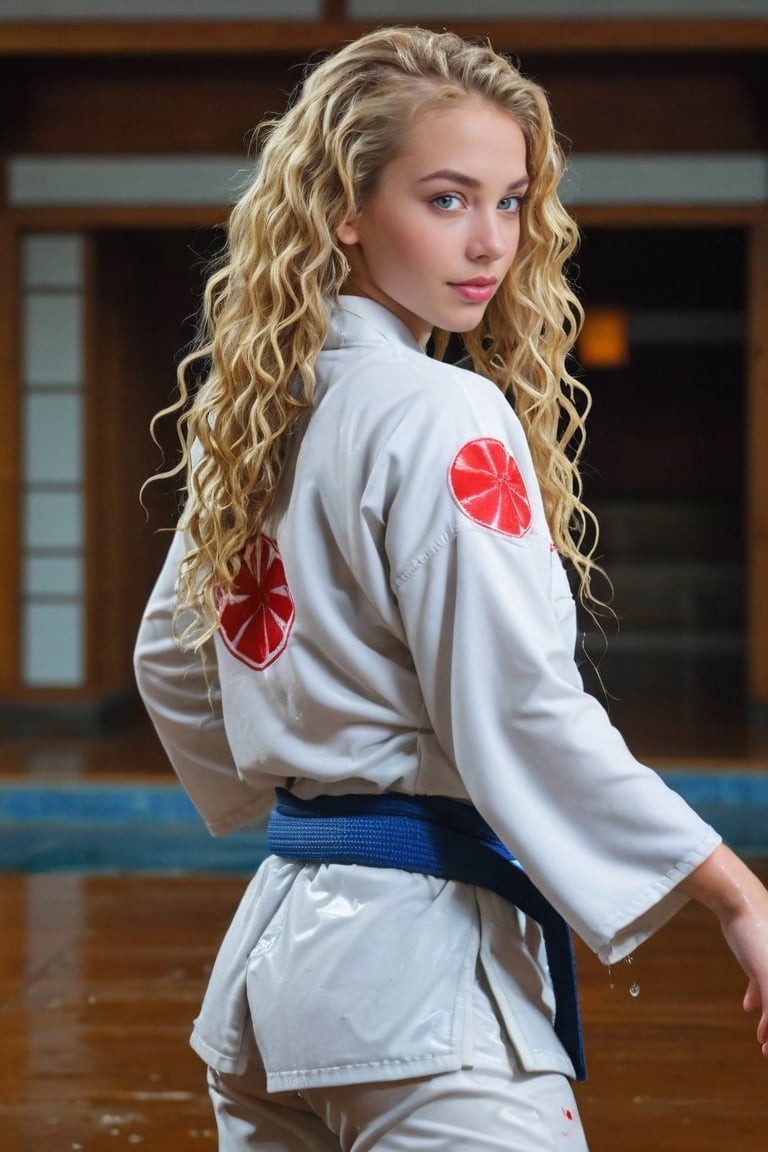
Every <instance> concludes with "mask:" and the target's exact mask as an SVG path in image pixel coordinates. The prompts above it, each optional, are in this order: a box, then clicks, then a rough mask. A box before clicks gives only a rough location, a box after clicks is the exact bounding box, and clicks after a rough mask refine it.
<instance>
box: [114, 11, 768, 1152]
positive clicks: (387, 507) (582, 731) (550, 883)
mask: <svg viewBox="0 0 768 1152" xmlns="http://www.w3.org/2000/svg"><path fill="white" fill-rule="evenodd" d="M262 142H263V148H262V151H261V155H260V164H259V167H258V170H257V172H256V174H255V175H254V177H253V180H252V183H251V185H250V187H249V188H248V190H247V191H246V192H245V194H244V195H243V197H242V198H241V200H240V202H239V203H238V204H237V205H236V207H235V209H234V211H233V213H232V219H231V227H230V231H229V243H228V251H227V257H226V262H225V263H224V264H223V265H222V267H221V268H220V269H219V270H218V271H217V272H216V273H215V274H214V275H213V276H212V277H211V279H210V281H209V284H208V288H207V291H206V296H205V308H204V323H203V325H202V331H201V336H200V341H199V346H198V347H197V348H196V350H195V351H194V352H193V353H192V354H191V355H190V356H189V357H188V358H187V361H186V363H185V364H184V365H182V370H181V373H180V379H181V399H180V400H179V404H178V408H182V407H183V406H185V405H186V404H187V389H186V387H185V378H186V377H187V376H188V375H189V371H190V370H192V371H194V370H196V369H197V368H198V366H199V365H203V366H204V367H205V371H206V379H205V382H204V383H203V385H202V387H201V388H200V390H199V391H198V392H197V394H196V395H195V396H194V398H193V400H192V401H191V403H190V404H189V405H188V407H187V410H185V411H184V414H183V420H184V426H185V430H184V433H183V435H184V442H185V444H186V449H185V453H184V457H185V460H184V464H185V466H186V478H187V503H186V508H185V510H184V513H183V517H182V521H181V527H180V529H179V531H178V532H177V534H176V536H175V538H174V542H173V544H172V546H171V549H170V552H169V555H168V559H167V562H166V564H165V567H164V569H163V571H162V573H161V575H160V577H159V580H158V583H157V586H156V588H155V590H154V592H153V594H152V597H151V599H150V602H149V605H148V607H147V610H146V614H145V616H144V619H143V621H142V625H141V631H140V635H139V638H138V645H137V650H136V672H137V678H138V683H139V686H140V689H141V692H142V695H143V697H144V700H145V701H146V704H147V708H148V709H149V712H150V715H151V716H152V719H153V721H154V723H155V725H156V727H157V731H158V733H159V736H160V739H161V740H162V742H163V744H164V746H165V748H166V750H167V753H168V756H169V758H170V760H171V762H172V764H173V766H174V768H175V769H176V771H177V773H178V775H179V777H180V778H181V781H182V783H183V784H184V786H185V787H186V788H187V790H188V792H189V794H190V796H191V797H192V799H193V801H194V802H195V804H196V805H197V807H198V808H199V810H200V812H201V813H202V815H203V817H204V818H205V820H206V821H207V823H208V825H209V827H210V829H211V831H212V832H214V833H216V834H219V833H226V832H227V831H229V830H230V829H232V828H235V827H238V826H240V825H243V824H244V823H246V822H248V821H250V820H252V819H254V818H255V817H259V816H262V815H264V814H265V813H266V812H267V811H268V810H270V809H271V808H272V807H273V805H274V803H275V796H276V790H277V797H278V804H277V807H276V809H275V810H274V811H273V813H272V816H271V818H270V830H269V837H270V839H269V843H270V847H271V850H272V854H271V855H270V856H269V857H268V859H267V860H266V861H265V862H264V863H263V864H262V865H261V867H260V868H259V870H258V872H257V874H256V876H255V878H254V880H253V881H252V883H251V885H250V887H249V888H248V891H247V892H246V894H245V896H244V898H243V901H242V904H241V906H240V908H239V910H238V912H237V914H236V916H235V918H234V921H233V923H232V926H231V928H230V930H229V932H228V934H227V936H226V938H225V940H224V942H223V945H222V948H221V951H220V954H219V957H218V959H217V962H216V965H215V968H214V971H213V974H212V977H211V981H210V985H209V988H208V992H207V994H206V998H205V1001H204V1004H203V1008H202V1011H201V1014H200V1016H199V1018H198V1020H197V1021H196V1023H195V1030H194V1033H193V1038H192V1043H193V1046H194V1047H195V1049H196V1050H197V1052H198V1053H200V1055H201V1056H202V1057H203V1058H204V1059H205V1061H206V1062H207V1063H208V1065H209V1085H210V1090H211V1094H212V1099H213V1103H214V1108H215V1112H216V1117H217V1123H218V1127H219V1135H220V1148H222V1149H224V1150H228V1152H235V1150H242V1149H246V1148H247V1149H270V1150H276V1149H286V1150H287V1149H292V1150H293V1149H306V1150H310V1149H311V1150H312V1152H318V1150H323V1149H339V1148H341V1149H344V1150H346V1152H351V1150H354V1152H363V1150H365V1149H373V1148H376V1149H377V1150H382V1152H396V1150H397V1152H400V1150H403V1152H404V1150H406V1149H408V1150H411V1149H417V1148H418V1149H425V1150H426V1149H434V1150H437V1149H451V1150H452V1152H469V1150H470V1149H471V1150H472V1152H478V1150H481V1149H502V1148H503V1149H505V1152H510V1150H513V1152H514V1150H518V1152H524V1150H525V1152H531V1150H533V1149H536V1152H544V1150H546V1149H554V1148H560V1147H563V1148H565V1147H566V1146H567V1147H568V1148H569V1149H570V1150H571V1152H575V1149H577V1148H582V1149H583V1148H585V1147H586V1145H585V1141H584V1135H583V1133H582V1129H581V1125H580V1122H579V1119H578V1113H577V1110H576V1106H575V1104H574V1099H573V1095H572V1091H571V1087H570V1085H569V1078H573V1077H580V1076H582V1075H583V1073H584V1066H583V1054H582V1052H581V1037H580V1030H579V1020H578V1007H577V1004H576V1000H575V995H574V987H573V980H572V963H571V955H570V951H569V947H570V941H569V937H568V931H567V928H566V926H565V925H566V922H567V923H568V924H569V925H571V926H572V927H573V928H574V929H575V931H576V932H578V933H579V935H580V936H581V937H582V938H583V939H584V940H585V941H586V942H587V944H588V945H590V947H591V948H593V949H594V950H595V952H596V953H597V954H598V955H599V956H600V958H601V959H602V960H603V961H605V962H606V963H615V962H617V961H618V960H620V959H621V958H622V957H624V956H626V955H627V954H628V953H629V952H630V951H632V950H633V949H635V948H637V946H638V945H639V944H640V943H642V941H643V940H645V939H646V938H647V937H648V936H649V935H650V934H651V933H653V932H655V931H656V930H657V929H658V928H659V927H660V926H661V925H662V924H664V923H665V921H666V920H667V919H668V918H669V917H670V916H672V915H673V914H674V913H675V912H676V911H677V909H679V908H680V907H681V906H682V905H683V903H684V902H685V901H686V900H687V899H688V898H690V897H693V898H695V899H697V900H700V901H702V902H703V903H705V904H706V905H708V906H709V907H710V908H712V909H713V910H714V911H715V912H716V913H717V915H718V916H719V918H720V920H721V922H722V926H723V929H724V931H725V934H726V938H727V939H728V942H729V944H730V945H731V947H732V949H733V951H734V952H735V954H736V956H737V957H738V959H739V960H740V962H741V964H742V966H743V968H744V970H745V972H746V974H747V977H748V980H749V986H748V991H747V994H746V998H745V1007H746V1008H747V1009H752V1008H759V1009H760V1013H761V1015H760V1022H759V1026H758V1041H759V1043H760V1044H761V1046H762V1049H763V1054H764V1055H765V1054H768V893H766V891H765V889H764V888H763V887H762V885H761V884H760V883H759V881H758V880H757V879H756V877H755V876H754V875H753V874H752V873H751V872H750V871H749V869H748V868H747V867H746V866H745V865H744V864H743V863H742V862H741V861H740V860H739V859H738V858H737V857H735V856H734V855H733V854H732V853H731V852H730V851H729V850H728V849H727V848H726V847H725V846H723V845H722V844H721V842H720V838H719V837H718V835H717V834H716V833H715V832H714V831H713V830H712V829H711V828H710V827H709V826H708V825H706V824H705V823H704V822H703V821H702V820H701V819H700V818H699V817H698V816H697V815H696V814H695V813H694V812H693V811H692V810H691V809H690V808H689V807H688V806H687V805H686V804H685V803H684V801H683V800H682V799H681V798H680V797H679V796H678V795H676V794H675V793H673V792H671V791H670V790H669V789H668V788H666V786H665V785H664V784H663V783H662V781H661V780H660V779H659V777H658V776H656V775H655V774H654V773H653V772H652V771H650V770H649V769H648V768H646V767H644V766H643V765H641V764H639V763H638V762H637V761H636V760H635V759H634V758H633V757H632V756H631V754H630V753H629V751H628V750H627V748H626V746H625V744H624V743H623V741H622V740H621V738H620V736H619V735H618V733H617V732H616V731H615V730H614V729H613V728H612V726H611V725H610V722H609V720H608V719H607V717H606V714H605V712H604V711H603V709H602V708H601V706H600V705H599V704H598V703H597V702H596V701H595V700H594V699H593V698H592V697H591V696H589V695H588V694H586V693H585V692H584V691H583V688H582V685H581V682H580V678H579V675H578V672H577V670H576V667H575V664H574V645H575V623H574V615H575V614H574V605H573V601H572V597H571V594H570V590H569V585H568V582H567V580H566V576H565V573H564V569H563V563H562V561H563V559H565V560H566V561H568V562H570V563H571V564H572V565H573V567H574V568H575V570H576V572H577V573H578V575H579V577H580V585H581V595H582V597H584V598H585V599H587V600H588V599H589V594H590V575H591V573H592V571H593V563H592V559H591V554H590V550H589V548H588V547H586V546H585V545H584V543H583V542H584V540H585V538H586V536H587V529H588V517H589V514H588V512H587V510H586V509H585V508H584V506H583V504H582V502H581V499H580V484H579V477H578V472H577V461H578V455H579V447H580V442H581V436H582V432H583V413H584V411H585V408H586V406H587V405H586V401H587V397H586V393H585V390H584V388H583V386H582V385H581V384H579V383H578V381H576V380H575V379H574V378H573V377H572V376H571V375H569V373H568V369H567V364H566V358H567V355H568V352H569V350H570V348H571V346H572V343H573V340H574V339H575V336H576V333H577V331H578V325H579V319H580V313H579V307H578V304H577V302H576V300H575V298H574V296H573V294H572V292H571V290H570V289H569V287H568V284H567V282H566V280H565V277H564V265H565V263H566V261H567V259H568V257H569V256H570V255H571V253H572V252H573V250H574V246H575V243H576V232H575V228H574V225H573V224H572V222H571V221H570V219H569V218H568V216H567V215H566V213H565V212H564V210H563V208H562V207H561V205H560V203H559V201H558V197H557V188H558V182H559V180H560V177H561V174H562V159H561V153H560V151H559V149H558V146H557V143H556V139H555V134H554V132H553V127H552V122H551V118H550V113H549V110H548V106H547V102H546V99H545V97H544V95H543V93H542V91H541V90H540V89H539V88H538V87H537V86H536V85H535V84H533V83H531V82H530V81H528V80H526V79H524V78H523V77H522V76H521V75H520V74H519V73H518V72H517V71H516V69H515V68H513V67H512V65H511V64H510V63H509V62H508V61H507V60H506V59H504V58H502V57H500V56H499V55H497V54H495V53H494V52H493V51H492V50H491V48H490V47H488V46H485V45H473V44H469V43H466V42H463V41H462V40H460V39H458V38H457V37H455V36H453V35H450V34H433V33H430V32H427V31H423V30H420V29H417V28H393V29H384V30H382V31H378V32H375V33H372V34H371V35H368V36H365V37H363V38H362V39H360V40H358V41H356V42H355V43H353V44H350V45H348V46H347V47H345V48H343V49H342V50H341V51H339V52H338V53H337V54H335V55H333V56H331V57H329V58H328V59H326V60H325V61H324V62H323V63H321V64H320V65H319V66H318V67H317V68H316V69H315V70H314V71H313V72H312V73H311V74H310V75H309V76H308V78H307V79H306V81H305V83H304V85H303V87H302V89H301V90H300V92H299V94H298V95H297V97H296V99H295V101H294V102H293V104H292V106H291V107H290V109H289V110H288V112H287V113H286V114H285V116H284V117H282V118H281V119H279V120H277V121H276V122H274V123H272V124H270V125H269V126H268V128H267V130H266V131H265V133H264V136H263V141H262ZM449 333H459V334H461V336H462V338H463V342H464V345H465V347H466V351H467V355H468V356H469V357H470V359H471V363H472V364H473V366H474V369H475V371H474V372H469V371H465V370H463V369H461V368H458V367H454V366H452V365H449V364H447V363H444V362H442V361H441V359H440V354H441V350H442V349H444V347H445V344H446V340H447V334H449Z"/></svg>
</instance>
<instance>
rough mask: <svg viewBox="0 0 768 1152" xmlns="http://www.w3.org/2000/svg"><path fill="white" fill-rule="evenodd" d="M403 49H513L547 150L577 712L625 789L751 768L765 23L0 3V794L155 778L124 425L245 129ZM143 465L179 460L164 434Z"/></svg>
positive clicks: (171, 384) (752, 14)
mask: <svg viewBox="0 0 768 1152" xmlns="http://www.w3.org/2000/svg"><path fill="white" fill-rule="evenodd" d="M403 20H406V21H409V22H421V23H425V24H431V25H434V26H437V27H452V28H455V29H456V30H458V31H459V32H461V33H464V34H466V35H476V36H487V37H490V39H491V41H492V42H493V44H494V45H495V47H496V48H498V49H500V50H504V51H508V52H510V53H511V54H512V55H513V56H514V58H515V59H516V60H517V61H518V62H519V64H520V66H521V67H522V69H523V71H524V72H526V73H527V74H529V75H531V76H533V77H534V78H536V79H537V80H538V81H539V82H540V83H541V84H543V85H544V87H545V88H546V89H547V90H548V92H549V94H550V96H551V100H552V105H553V109H554V113H555V117H556V121H557V125H558V129H559V132H560V134H561V137H562V141H563V145H564V147H565V149H566V151H567V153H568V157H569V160H568V170H567V173H566V176H565V179H564V181H563V189H562V194H563V199H564V200H565V201H566V203H568V205H569V206H570V208H571V210H572V211H573V213H574V215H575V216H576V218H577V221H578V223H579V225H580V227H581V229H582V236H583V239H582V244H581V248H580V251H579V252H578V254H577V256H576V258H575V260H574V262H573V265H572V268H571V276H572V278H573V280H574V282H575V284H576V286H577V290H578V292H579V294H580V296H581V299H582V302H583V304H584V306H585V308H586V317H587V319H586V326H585V329H584V332H583V335H582V337H581V339H580V341H579V344H578V347H577V349H576V370H577V371H578V372H579V373H580V374H581V376H582V377H583V379H584V380H585V382H586V383H587V384H588V386H589V387H590V389H591V391H592V395H593V410H592V414H591V416H590V420H589V435H588V442H587V445H586V450H585V455H584V488H585V498H586V500H587V502H588V503H589V504H590V505H591V506H592V507H593V508H594V510H595V512H596V513H597V515H598V517H599V520H600V523H601V528H602V534H601V538H600V546H599V555H600V556H601V557H602V563H603V564H604V567H605V569H606V571H607V572H608V574H609V576H610V579H611V581H612V583H613V588H614V596H613V601H612V606H613V608H614V610H615V613H616V617H617V619H616V620H613V619H611V618H606V619H605V620H604V621H603V624H604V627H605V632H606V637H605V638H603V637H602V636H601V635H600V632H599V630H598V629H597V628H596V627H595V625H594V623H593V622H592V621H590V620H589V619H588V618H587V619H585V620H584V622H583V623H584V629H585V633H586V643H585V649H586V652H587V654H588V659H585V661H584V675H585V680H586V682H587V685H588V687H589V690H590V691H593V692H595V694H596V695H598V696H599V697H600V699H601V700H602V701H603V702H604V704H605V705H606V707H607V708H608V709H609V711H610V712H611V715H612V716H613V718H614V719H615V721H616V723H617V724H618V725H619V727H620V728H621V729H622V731H624V733H625V735H626V737H627V739H628V740H629V741H630V743H631V744H632V746H633V748H634V749H635V750H636V751H637V752H638V754H640V755H642V756H644V757H646V758H648V759H650V760H652V761H653V762H654V763H663V764H667V763H670V764H673V765H676V766H683V767H691V766H695V767H696V768H697V769H701V770H707V771H712V770H715V769H716V770H717V772H718V773H719V774H720V775H721V776H722V775H723V774H724V773H725V774H727V773H728V772H730V771H731V770H733V771H734V772H735V771H738V770H741V769H743V768H744V767H745V766H746V767H747V768H748V769H749V771H750V772H752V773H754V772H755V771H762V769H763V768H764V767H765V764H766V748H767V745H768V739H767V738H766V724H767V722H768V604H767V603H766V596H765V590H766V589H768V453H766V451H765V447H764V443H765V441H766V440H767V439H768V357H767V356H766V350H765V330H766V317H767V316H768V69H767V68H766V57H767V55H768V5H767V4H766V2H765V0H664V2H661V0H658V2H657V0H642V2H641V0H495V2H494V0H475V2H474V3H472V4H469V3H461V2H457V0H456V2H451V0H444V2H442V3H441V2H439V0H407V2H405V0H217V2H214V0H58V2H56V3H53V2H51V0H0V61H1V66H0V98H1V99H2V107H3V109H4V115H3V117H2V121H1V122H0V299H2V308H0V548H1V551H2V570H1V571H2V575H1V577H0V768H1V769H2V771H4V772H5V773H6V774H7V775H12V776H14V777H15V778H16V782H17V783H18V780H19V779H20V778H24V777H27V778H29V777H31V776H33V775H35V774H37V775H38V776H39V775H40V774H41V773H42V775H43V776H46V777H51V778H52V780H53V781H54V782H55V781H56V780H57V779H58V780H61V779H64V777H65V776H66V775H67V774H68V775H69V776H70V777H73V778H75V777H77V776H78V774H84V775H87V776H89V777H92V776H94V775H95V776H97V777H98V776H101V778H102V779H103V778H105V774H107V773H108V772H110V771H111V772H117V773H128V774H129V775H130V774H131V773H133V774H136V773H140V772H157V773H160V774H165V773H167V769H166V767H165V765H164V763H163V761H162V757H161V756H160V754H159V751H158V748H157V745H156V743H155V741H154V738H153V735H152V733H151V732H149V730H148V728H147V724H146V721H145V719H144V717H143V714H142V711H141V708H140V706H139V704H138V701H137V698H136V693H135V688H134V684H133V677H132V669H131V652H132V647H133V641H134V636H135V633H136V628H137V623H138V619H139V614H140V612H141V609H142V606H143V604H144V603H145V600H146V597H147V595H148V592H149V589H150V587H151V584H152V581H153V579H154V577H155V575H156V573H157V571H158V569H159V566H160V563H161V559H162V556H163V553H164V551H165V548H166V547H167V544H168V533H167V529H168V528H169V526H171V525H172V524H173V522H174V518H175V515H176V512H177V506H178V499H179V493H178V492H177V491H176V490H175V486H174V484H169V483H167V482H160V483H158V484H156V485H153V486H151V487H150V489H149V490H148V493H147V497H146V510H145V509H143V508H142V506H141V504H140V501H139V490H140V487H141V484H142V482H143V481H144V480H145V479H146V478H147V477H148V476H150V475H152V474H153V473H155V472H158V471H160V470H162V467H163V458H162V456H161V453H160V451H159V450H158V448H157V447H156V445H155V444H153V442H152V440H151V438H150V435H149V430H148V427H149V421H150V418H151V416H152V414H153V413H154V412H156V411H157V410H158V409H159V408H161V407H163V406H164V405H166V404H167V403H168V402H169V400H170V399H171V398H172V397H173V394H174V389H175V371H176V366H177V364H178V361H179V359H180V356H181V354H182V351H183V349H184V348H185V346H186V345H187V344H188V342H189V341H190V339H191V338H192V335H193V331H194V317H195V313H196V310H197V308H198V304H199V299H200V292H201V288H202V284H203V282H204V279H205V276H206V269H207V264H208V261H210V259H211V258H212V257H213V256H215V254H216V253H217V252H218V251H219V250H220V248H221V245H222V241H223V236H224V228H225V226H226V219H227V211H228V206H229V204H230V203H231V202H232V200H233V198H234V196H235V195H236V192H237V188H238V187H239V185H240V183H241V182H242V180H243V178H244V176H245V175H246V174H247V172H248V170H249V168H250V165H251V163H252V161H253V156H252V155H249V143H250V133H251V130H252V128H253V127H254V126H255V125H256V124H257V123H258V122H259V120H260V119H261V118H262V117H263V116H264V115H265V114H268V113H274V112H279V111H280V110H281V109H283V108H284V107H285V104H286V100H287V97H288V93H289V92H290V90H291V89H292V88H293V87H294V85H295V84H296V83H297V81H298V80H299V78H300V76H301V73H302V67H303V64H304V62H305V61H306V60H307V59H308V58H309V57H310V56H312V54H313V53H317V52H323V51H325V50H328V49H332V48H334V47H335V46H337V45H338V44H340V43H341V42H343V41H344V40H347V39H350V38H352V37H353V36H355V35H357V34H358V33H359V32H361V31H363V30H364V29H365V28H368V27H372V26H374V25H377V24H381V23H386V22H398V21H403ZM160 439H161V442H162V446H163V448H164V451H165V460H166V462H171V463H173V462H175V460H176V444H175V436H174V430H173V427H172V426H170V423H169V422H168V421H166V422H165V423H164V424H163V425H161V428H160ZM594 665H596V668H595V667H594ZM105 750H106V751H105ZM734 779H735V777H734Z"/></svg>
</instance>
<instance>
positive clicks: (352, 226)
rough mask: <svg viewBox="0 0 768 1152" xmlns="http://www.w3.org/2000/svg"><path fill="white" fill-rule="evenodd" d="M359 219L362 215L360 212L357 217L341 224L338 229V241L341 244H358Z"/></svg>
mask: <svg viewBox="0 0 768 1152" xmlns="http://www.w3.org/2000/svg"><path fill="white" fill-rule="evenodd" d="M359 219H360V213H359V212H358V213H357V214H356V215H355V216H352V217H351V219H349V220H344V221H343V222H342V223H341V224H339V226H338V228H337V229H336V239H337V240H338V241H339V243H340V244H345V245H352V244H357V242H358V241H359V239H360V233H359V231H358V227H357V225H358V221H359Z"/></svg>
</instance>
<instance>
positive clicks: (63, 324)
mask: <svg viewBox="0 0 768 1152" xmlns="http://www.w3.org/2000/svg"><path fill="white" fill-rule="evenodd" d="M22 315H23V329H22V379H23V382H24V384H25V385H26V386H27V387H30V386H32V387H34V386H40V385H46V386H48V385H51V386H54V387H55V386H56V385H62V386H69V385H73V384H79V383H80V380H81V377H82V370H83V349H82V332H81V301H80V297H79V296H78V295H73V294H66V295H64V294H49V293H38V292H34V293H28V294H27V296H26V297H25V298H24V302H23V311H22Z"/></svg>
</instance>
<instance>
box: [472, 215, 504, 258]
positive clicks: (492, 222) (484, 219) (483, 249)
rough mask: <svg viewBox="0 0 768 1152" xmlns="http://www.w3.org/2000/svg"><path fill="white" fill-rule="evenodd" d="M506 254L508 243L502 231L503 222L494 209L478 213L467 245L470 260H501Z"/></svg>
mask: <svg viewBox="0 0 768 1152" xmlns="http://www.w3.org/2000/svg"><path fill="white" fill-rule="evenodd" d="M505 252H506V241H505V237H504V234H503V231H502V221H501V220H500V219H499V214H498V212H497V211H496V209H494V210H493V211H490V212H478V213H477V215H476V216H475V217H474V218H473V221H472V230H471V233H470V236H469V242H468V244H467V255H468V256H469V258H470V260H499V259H500V258H501V257H502V256H503V255H504V253H505Z"/></svg>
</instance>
